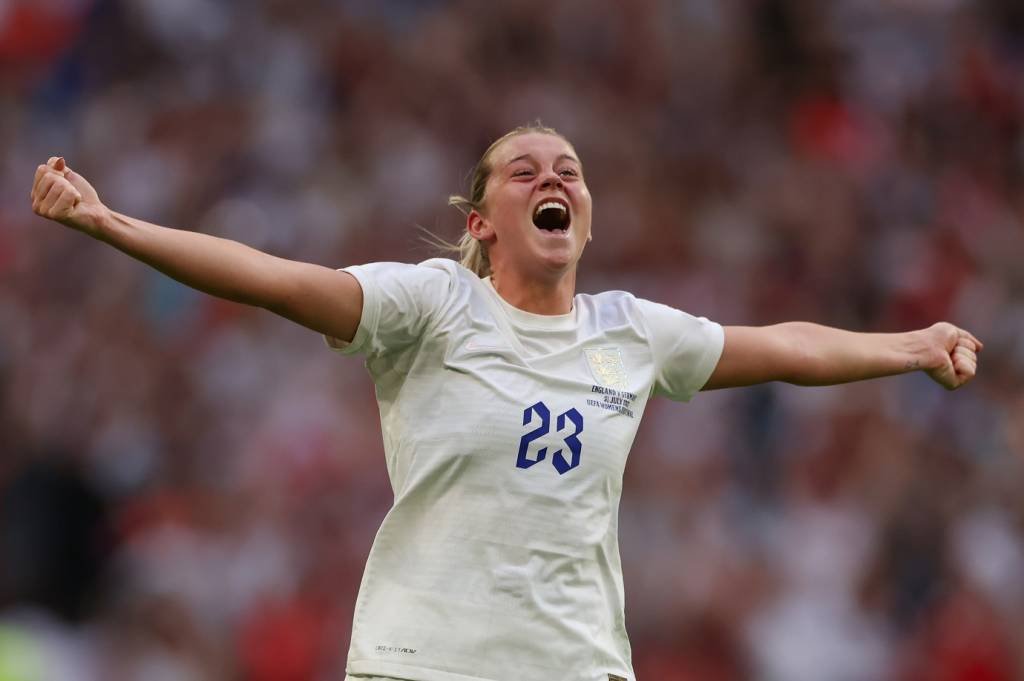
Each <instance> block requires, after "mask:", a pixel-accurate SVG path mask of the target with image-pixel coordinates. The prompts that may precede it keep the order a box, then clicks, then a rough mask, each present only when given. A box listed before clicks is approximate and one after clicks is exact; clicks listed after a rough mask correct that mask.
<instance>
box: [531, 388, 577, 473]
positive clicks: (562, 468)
mask: <svg viewBox="0 0 1024 681" xmlns="http://www.w3.org/2000/svg"><path fill="white" fill-rule="evenodd" d="M535 417H536V418H535ZM535 420H539V421H540V423H539V424H538V425H537V427H536V428H534V429H533V430H531V431H530V432H528V433H526V434H524V435H523V436H522V437H521V438H519V454H518V456H517V457H516V467H517V468H529V467H531V466H533V465H535V464H538V463H540V462H541V461H544V460H545V459H546V458H547V456H548V448H547V447H541V448H540V449H538V450H537V454H536V456H535V457H534V458H531V457H530V452H529V450H530V443H532V442H533V441H534V440H537V439H539V438H542V437H544V436H545V435H547V434H548V433H550V432H551V410H550V409H548V406H547V405H546V404H544V403H543V402H537V403H536V404H533V405H531V406H529V407H527V408H526V409H524V410H523V425H524V426H529V425H532V424H533V422H534V421H535ZM582 432H583V415H582V414H580V413H579V412H578V411H576V409H569V410H568V411H564V412H562V413H561V414H559V415H558V417H557V418H556V419H555V433H556V434H558V435H559V436H561V438H562V442H563V443H564V444H565V448H560V449H557V450H555V452H554V454H552V455H551V465H552V466H554V467H555V470H556V471H558V474H559V475H565V474H566V473H568V472H569V471H571V470H572V469H573V468H576V467H577V466H579V465H580V455H581V454H582V452H583V443H582V442H580V439H579V436H580V433H582ZM564 449H568V450H569V458H568V459H566V456H565V454H564V453H563V451H564Z"/></svg>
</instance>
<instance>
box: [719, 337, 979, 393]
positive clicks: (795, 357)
mask: <svg viewBox="0 0 1024 681" xmlns="http://www.w3.org/2000/svg"><path fill="white" fill-rule="evenodd" d="M981 348H982V343H981V341H979V340H978V339H977V338H975V337H974V336H973V335H971V334H970V333H968V332H967V331H964V330H963V329H959V328H957V327H955V326H953V325H952V324H949V323H946V322H940V323H938V324H934V325H932V326H930V327H928V328H927V329H921V330H919V331H909V332H906V333H856V332H852V331H843V330H841V329H834V328H830V327H827V326H821V325H818V324H810V323H807V322H788V323H785V324H776V325H774V326H764V327H750V326H727V327H725V347H724V348H723V350H722V357H721V358H720V359H719V361H718V366H717V367H715V370H714V372H713V373H712V374H711V378H710V379H708V382H707V384H706V385H705V386H704V390H714V389H716V388H731V387H736V386H743V385H753V384H755V383H765V382H767V381H785V382H787V383H795V384H797V385H833V384H836V383H848V382H850V381H860V380H863V379H867V378H878V377H881V376H892V375H894V374H902V373H906V372H909V371H924V372H926V373H927V374H928V375H929V376H930V377H931V378H932V379H934V380H935V381H936V382H937V383H939V384H940V385H942V386H943V387H945V388H947V389H949V390H954V389H956V388H959V387H960V386H962V385H964V384H965V383H967V382H968V381H970V380H971V379H972V378H974V374H975V372H976V371H977V366H978V357H977V354H976V353H977V352H978V351H980V350H981Z"/></svg>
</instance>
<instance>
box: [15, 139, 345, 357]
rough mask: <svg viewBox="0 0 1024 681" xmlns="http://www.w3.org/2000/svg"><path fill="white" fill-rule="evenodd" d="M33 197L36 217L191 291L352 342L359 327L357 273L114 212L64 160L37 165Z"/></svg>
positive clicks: (54, 159)
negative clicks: (109, 248)
mask: <svg viewBox="0 0 1024 681" xmlns="http://www.w3.org/2000/svg"><path fill="white" fill-rule="evenodd" d="M31 198H32V210H33V211H35V212H36V214H38V215H41V216H42V217H45V218H49V219H51V220H55V221H57V222H60V223H61V224H64V225H66V226H68V227H72V228H74V229H77V230H79V231H81V232H84V233H86V234H88V235H89V236H92V237H94V238H96V239H99V240H100V241H105V242H106V243H108V244H110V245H112V246H113V247H115V248H117V249H118V250H120V251H123V252H124V253H127V254H128V255H130V256H132V257H133V258H136V259H137V260H140V261H142V262H144V263H146V264H148V265H151V266H153V267H155V268H156V269H158V270H160V271H161V272H163V273H164V274H166V275H168V276H170V277H173V278H174V279H177V280H178V281H180V282H182V283H183V284H186V285H188V286H191V287H192V288H195V289H198V290H200V291H204V292H206V293H209V294H211V295H214V296H218V297H220V298H226V299H228V300H233V301H236V302H239V303H245V304H247V305H255V306H258V307H262V308H266V309H267V310H270V311H271V312H274V313H276V314H279V315H281V316H282V317H286V318H287V319H290V320H292V321H294V322H297V323H299V324H301V325H303V326H305V327H307V328H310V329H313V330H314V331H318V332H320V333H324V334H327V335H329V336H333V337H335V338H339V339H341V340H345V341H349V340H351V339H352V337H353V336H354V335H355V332H356V328H357V327H358V326H359V318H360V315H361V314H362V307H363V294H362V289H361V288H360V287H359V283H358V282H357V281H356V279H355V277H353V276H352V275H350V274H348V273H346V272H339V271H336V270H332V269H330V268H327V267H322V266H320V265H313V264H309V263H304V262H295V261H292V260H286V259H284V258H278V257H275V256H272V255H269V254H267V253H263V252H262V251H258V250H256V249H254V248H250V247H248V246H245V245H243V244H240V243H238V242H236V241H231V240H229V239H221V238H219V237H215V236H210V235H208V234H200V233H197V232H189V231H184V230H178V229H170V228H168V227H160V226H159V225H154V224H150V223H148V222H143V221H142V220H136V219H134V218H130V217H128V216H126V215H121V214H120V213H115V212H113V211H111V210H110V209H108V208H107V207H106V206H104V205H103V203H102V202H101V201H100V200H99V197H98V195H97V194H96V190H95V189H93V187H92V185H90V184H89V183H88V182H87V181H86V180H85V178H83V177H82V176H81V175H79V174H77V173H75V172H74V171H72V170H71V169H70V168H68V167H67V166H66V165H65V163H64V159H62V158H56V157H55V158H51V159H50V160H49V161H48V162H47V163H46V165H41V166H39V167H38V168H37V170H36V175H35V181H34V182H33V186H32V194H31Z"/></svg>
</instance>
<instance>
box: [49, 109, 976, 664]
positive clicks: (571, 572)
mask: <svg viewBox="0 0 1024 681" xmlns="http://www.w3.org/2000/svg"><path fill="white" fill-rule="evenodd" d="M452 202H453V203H454V204H456V205H459V206H460V207H462V208H464V210H465V212H466V214H467V218H466V234H465V235H464V237H463V240H462V242H461V249H462V251H463V253H462V256H463V257H462V264H461V265H460V264H457V263H455V262H453V261H450V260H446V259H434V260H428V261H426V262H423V263H420V264H419V265H402V264H396V263H374V264H369V265H361V266H356V267H349V268H347V269H345V270H341V271H335V270H332V269H329V268H326V267H321V266H318V265H311V264H306V263H300V262H291V261H288V260H283V259H281V258H276V257H273V256H270V255H267V254H265V253H261V252H259V251H256V250H253V249H251V248H248V247H246V246H243V245H241V244H239V243H236V242H232V241H228V240H225V239H219V238H215V237H212V236H207V235H203V234H197V233H194V232H188V231H178V230H174V229H168V228H165V227H158V226H156V225H152V224H148V223H145V222H142V221H140V220H136V219H133V218H130V217H127V216H125V215H121V214H119V213H115V212H113V211H111V210H109V209H108V208H107V207H106V206H104V205H103V204H102V203H101V202H100V200H99V198H98V196H97V194H96V191H95V190H94V189H93V188H92V186H90V185H89V183H88V182H86V181H85V179H84V178H83V177H82V176H80V175H78V174H76V173H75V172H73V171H72V170H71V169H70V168H68V167H67V166H66V165H65V163H64V160H63V159H61V158H52V159H50V160H49V162H47V163H46V164H45V165H41V166H39V168H38V170H37V171H36V176H35V182H34V186H33V188H32V208H33V210H34V211H35V212H36V213H37V214H39V215H41V216H43V217H47V218H50V219H52V220H57V221H58V222H61V223H62V224H65V225H67V226H69V227H72V228H74V229H77V230H79V231H82V232H85V233H86V234H88V235H90V236H92V237H94V238H97V239H100V240H102V241H106V242H107V243H109V244H111V245H112V246H114V247H115V248H118V249H120V250H121V251H124V252H125V253H127V254H129V255H131V256H132V257H134V258H137V259H139V260H141V261H143V262H146V263H148V264H150V265H152V266H153V267H156V268H157V269H159V270H161V271H162V272H164V273H166V274H168V275H170V276H172V277H174V278H175V279H177V280H179V281H181V282H184V283H185V284H188V285H189V286H193V287H195V288H197V289H199V290H202V291H205V292H207V293H210V294H213V295H217V296H221V297H223V298H227V299H230V300H234V301H238V302H243V303H247V304H250V305H257V306H260V307H264V308H266V309H268V310H271V311H272V312H276V313H277V314H279V315H282V316H284V317H287V318H288V319H291V320H293V321H295V322H298V323H299V324H302V325H303V326H306V327H308V328H310V329H313V330H314V331H317V332H320V333H322V334H324V335H325V336H326V338H327V341H328V344H329V345H331V346H332V347H334V348H336V349H338V350H340V351H341V352H342V353H346V354H347V353H361V354H363V355H365V356H366V358H367V367H368V369H369V371H370V373H371V375H372V376H373V379H374V381H375V383H376V386H377V398H378V401H379V403H380V414H381V426H382V429H383V435H384V449H385V452H386V455H387V467H388V474H389V475H390V477H391V481H392V486H393V488H394V492H395V500H394V505H393V507H392V508H391V510H390V511H389V513H388V514H387V517H386V518H385V519H384V522H383V524H382V525H381V528H380V530H379V532H378V534H377V537H376V540H375V541H374V544H373V548H372V550H371V552H370V557H369V559H368V561H367V564H366V569H365V572H364V575H363V581H362V585H361V587H360V590H359V597H358V600H357V602H356V607H355V617H354V625H353V631H352V643H351V648H350V651H349V658H348V666H347V673H348V674H349V675H350V676H351V677H353V678H355V677H360V678H363V677H371V678H394V679H411V680H414V681H510V680H511V679H524V680H528V681H609V680H616V679H633V678H634V676H633V670H632V668H631V663H630V650H629V642H628V640H627V637H626V628H625V623H624V619H623V586H622V573H621V569H620V563H619V552H618V537H617V527H618V525H617V516H618V506H619V496H620V492H621V488H622V474H623V468H624V466H625V463H626V455H627V453H628V452H629V448H630V445H631V444H632V442H633V438H634V435H635V434H636V430H637V426H638V425H639V423H640V417H641V416H642V415H643V413H644V408H645V407H646V405H647V402H648V400H649V399H650V398H651V397H653V396H655V395H664V396H667V397H669V398H672V399H675V400H684V401H685V400H689V399H690V398H691V397H692V396H693V395H694V393H696V392H697V391H699V390H701V389H704V390H707V389H713V388H725V387H730V386H742V385H750V384H754V383H761V382H765V381H786V382H790V383H795V384H799V385H826V384H833V383H843V382H847V381H856V380H860V379H867V378H874V377H879V376H887V375H892V374H899V373H903V372H907V371H911V370H921V371H925V372H927V373H928V375H929V376H931V377H932V378H933V379H935V380H936V381H937V382H938V383H939V384H941V385H942V386H944V387H946V388H949V389H954V388H957V387H959V386H961V385H963V384H964V383H966V382H967V381H969V380H971V378H973V376H974V374H975V369H976V366H977V356H976V353H977V351H979V350H980V349H981V343H980V342H979V341H978V340H977V339H976V338H974V336H972V335H971V334H970V333H968V332H966V331H964V330H962V329H958V328H956V327H955V326H953V325H952V324H948V323H939V324H935V325H934V326H932V327H930V328H927V329H923V330H919V331H913V332H909V333H894V334H862V333H851V332H848V331H841V330H837V329H832V328H827V327H823V326H818V325H815V324H810V323H803V322H794V323H787V324H778V325H775V326H769V327H763V328H752V327H725V328H723V327H721V326H719V325H718V324H715V323H713V322H710V321H708V320H707V319H704V318H696V317H692V316H690V315H688V314H686V313H684V312H680V311H678V310H674V309H671V308H669V307H665V306H663V305H659V304H657V303H652V302H649V301H646V300H641V299H638V298H635V297H633V296H632V295H630V294H628V293H623V292H620V291H613V292H608V293H602V294H599V295H594V296H589V295H575V285H576V267H577V264H578V263H579V260H580V256H581V255H582V254H583V249H584V247H585V246H586V244H587V241H589V240H590V238H591V234H590V223H591V198H590V194H589V192H588V191H587V185H586V182H585V181H584V179H583V167H582V164H581V163H580V161H579V159H578V157H577V154H576V151H575V150H574V149H573V147H572V145H571V144H569V142H568V141H567V140H566V139H565V138H563V137H562V136H561V135H559V134H558V133H556V132H555V131H554V130H551V129H548V128H541V127H538V126H531V127H526V128H518V129H516V130H514V131H512V132H510V133H509V134H507V135H505V136H504V137H502V138H500V139H499V140H498V141H497V142H495V143H494V144H493V145H492V146H491V147H490V148H489V149H488V150H487V151H486V153H485V154H484V155H483V158H482V159H481V160H480V162H479V164H478V165H477V168H476V170H475V172H474V175H473V179H472V186H471V191H470V196H469V197H468V198H460V197H454V198H453V200H452Z"/></svg>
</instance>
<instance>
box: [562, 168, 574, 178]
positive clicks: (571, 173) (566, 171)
mask: <svg viewBox="0 0 1024 681" xmlns="http://www.w3.org/2000/svg"><path fill="white" fill-rule="evenodd" d="M558 174H559V175H568V176H569V177H576V176H577V175H579V173H577V172H576V171H575V170H573V169H572V168H566V169H564V170H559V171H558Z"/></svg>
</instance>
